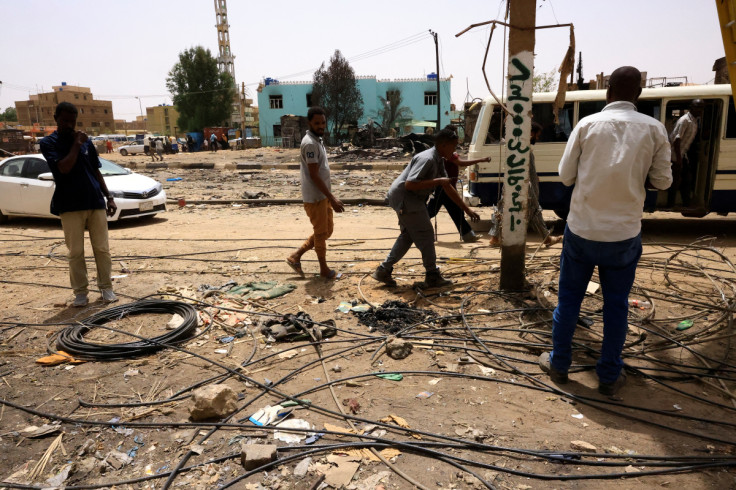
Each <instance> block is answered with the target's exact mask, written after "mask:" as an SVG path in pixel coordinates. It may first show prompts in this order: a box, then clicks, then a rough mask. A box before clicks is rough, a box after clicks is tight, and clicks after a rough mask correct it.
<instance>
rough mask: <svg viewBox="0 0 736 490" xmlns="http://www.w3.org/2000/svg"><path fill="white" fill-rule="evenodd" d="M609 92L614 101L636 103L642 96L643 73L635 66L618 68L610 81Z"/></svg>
mask: <svg viewBox="0 0 736 490" xmlns="http://www.w3.org/2000/svg"><path fill="white" fill-rule="evenodd" d="M608 90H609V91H610V93H611V95H612V96H613V98H614V100H628V101H632V102H633V101H635V100H636V99H637V98H638V97H639V94H641V72H640V71H639V70H637V69H636V68H634V67H633V66H621V67H619V68H616V69H615V70H613V73H611V77H610V78H609V79H608Z"/></svg>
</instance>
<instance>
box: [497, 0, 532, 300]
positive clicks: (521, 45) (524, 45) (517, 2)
mask: <svg viewBox="0 0 736 490" xmlns="http://www.w3.org/2000/svg"><path fill="white" fill-rule="evenodd" d="M509 10H510V12H509V13H510V16H509V24H510V29H509V58H508V59H509V64H508V75H507V76H508V82H507V83H508V85H507V92H506V93H507V94H508V95H507V98H506V106H507V108H508V110H509V112H508V114H507V115H506V142H507V143H506V147H507V149H508V156H507V157H506V164H505V171H504V182H503V184H504V185H503V202H504V208H503V209H502V210H501V212H502V215H503V225H502V226H503V228H502V232H501V289H502V290H506V291H519V290H522V289H524V287H525V279H524V275H525V258H526V229H527V210H528V207H529V203H528V195H529V158H530V155H531V144H530V142H529V140H530V135H531V115H532V85H533V81H532V80H533V77H534V41H535V30H534V29H535V27H536V15H537V8H536V2H535V0H509Z"/></svg>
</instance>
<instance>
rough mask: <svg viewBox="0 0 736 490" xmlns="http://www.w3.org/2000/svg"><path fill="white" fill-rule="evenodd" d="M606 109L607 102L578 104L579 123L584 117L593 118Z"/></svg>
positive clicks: (598, 101)
mask: <svg viewBox="0 0 736 490" xmlns="http://www.w3.org/2000/svg"><path fill="white" fill-rule="evenodd" d="M604 107H606V101H605V100H592V101H590V102H580V103H579V104H578V121H580V120H581V119H582V118H584V117H588V116H592V115H593V114H596V113H598V112H601V111H602V110H603V108H604Z"/></svg>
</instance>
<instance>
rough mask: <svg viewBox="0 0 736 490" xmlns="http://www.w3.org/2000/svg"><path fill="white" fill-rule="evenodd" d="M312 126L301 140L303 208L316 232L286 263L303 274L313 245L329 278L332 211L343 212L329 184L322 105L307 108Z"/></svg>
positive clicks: (331, 273) (331, 275)
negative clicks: (305, 259) (328, 250)
mask: <svg viewBox="0 0 736 490" xmlns="http://www.w3.org/2000/svg"><path fill="white" fill-rule="evenodd" d="M307 121H308V123H309V130H308V131H307V134H306V135H304V138H303V139H302V144H301V183H302V200H303V201H304V210H305V211H306V212H307V216H309V221H311V223H312V227H313V228H314V233H313V234H312V235H311V236H310V237H309V238H307V240H306V241H305V242H304V244H302V246H301V247H299V249H298V250H297V251H296V252H294V253H293V254H291V255H290V256H289V257H288V258H287V259H286V263H287V264H288V265H289V267H291V268H292V269H293V270H294V272H296V273H297V274H299V275H300V276H302V277H304V271H302V264H301V258H302V255H304V254H305V253H306V252H307V251H309V250H311V249H314V251H315V252H316V253H317V259H318V260H319V275H320V276H322V277H324V278H326V279H335V278H336V277H337V272H335V271H334V270H332V269H330V268H329V267H328V266H327V258H326V256H327V239H328V238H330V236H331V235H332V230H333V221H332V211H333V210H334V211H335V212H336V213H342V212H343V210H344V207H343V205H342V202H341V201H340V200H339V199H337V198H336V197H335V196H334V195H332V191H331V185H330V167H329V165H328V164H327V152H326V151H325V147H324V144H323V143H322V136H324V134H325V128H326V127H327V120H326V118H325V111H324V109H322V108H321V107H310V108H309V111H308V112H307Z"/></svg>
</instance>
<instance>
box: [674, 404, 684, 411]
mask: <svg viewBox="0 0 736 490" xmlns="http://www.w3.org/2000/svg"><path fill="white" fill-rule="evenodd" d="M672 408H674V409H675V410H682V407H681V406H680V405H677V404H674V405H672Z"/></svg>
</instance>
